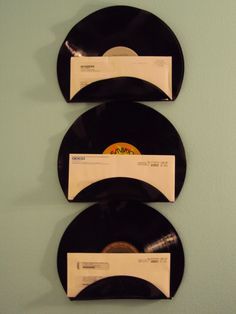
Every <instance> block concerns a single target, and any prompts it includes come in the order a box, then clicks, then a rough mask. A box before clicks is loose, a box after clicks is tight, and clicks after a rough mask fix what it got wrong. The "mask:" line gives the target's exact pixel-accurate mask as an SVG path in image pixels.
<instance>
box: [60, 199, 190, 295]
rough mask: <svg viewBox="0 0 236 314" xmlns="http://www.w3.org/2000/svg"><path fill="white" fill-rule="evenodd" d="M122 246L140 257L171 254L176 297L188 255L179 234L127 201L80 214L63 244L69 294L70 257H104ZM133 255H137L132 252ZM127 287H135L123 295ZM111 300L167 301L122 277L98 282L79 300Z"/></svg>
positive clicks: (156, 214) (151, 212)
mask: <svg viewBox="0 0 236 314" xmlns="http://www.w3.org/2000/svg"><path fill="white" fill-rule="evenodd" d="M119 242H121V243H127V244H129V245H130V246H131V247H135V248H136V249H137V252H140V253H142V252H146V253H147V252H149V253H150V252H151V253H157V252H158V253H170V254H171V274H170V275H171V277H170V296H171V297H173V296H174V295H175V293H176V291H177V289H178V287H179V285H180V283H181V280H182V276H183V272H184V252H183V247H182V244H181V240H180V238H179V236H178V234H177V232H176V230H175V229H174V227H173V226H172V225H171V223H170V222H169V221H168V220H167V219H166V218H165V217H164V216H162V215H161V214H160V213H159V212H157V211H156V210H154V209H153V208H151V207H149V206H147V205H144V204H141V203H139V202H126V201H122V202H114V201H108V202H106V203H100V204H99V203H98V204H95V205H93V206H91V207H89V208H88V209H86V210H84V211H83V212H82V213H80V214H79V215H78V216H77V217H76V218H75V219H74V220H73V221H72V222H71V223H70V225H69V226H68V227H67V229H66V230H65V232H64V234H63V236H62V238H61V241H60V244H59V248H58V258H57V265H58V273H59V277H60V280H61V283H62V285H63V287H64V289H65V291H67V253H73V252H75V253H78V252H80V253H82V252H84V253H88V252H90V253H92V252H93V253H102V252H103V251H104V248H106V247H108V246H109V245H112V244H113V245H114V243H119ZM118 251H119V250H117V252H118ZM121 252H122V246H121ZM130 252H131V253H133V252H132V249H131V251H130ZM108 254H109V253H108ZM134 254H135V253H134ZM98 259H99V258H98ZM126 284H127V285H128V287H132V285H133V287H132V289H131V290H130V291H129V289H128V288H127V290H124V291H123V293H122V290H120V288H119V287H124V286H125V285H126ZM130 285H131V286H130ZM115 287H116V288H117V291H116V293H115V290H116V289H115ZM113 288H114V289H113ZM128 291H129V292H128ZM127 293H128V294H127ZM110 297H113V298H116V297H118V298H120V297H126V298H132V297H135V298H139V297H140V298H163V295H162V294H161V293H160V292H157V291H155V289H153V287H151V286H150V285H149V283H147V282H146V283H145V282H141V281H137V280H134V279H133V278H127V277H126V278H125V277H119V276H118V277H114V278H113V277H111V278H108V280H106V279H104V280H102V282H100V281H98V282H97V283H95V284H93V285H91V286H90V287H88V288H86V289H85V290H84V291H83V293H82V295H78V296H77V299H80V298H82V299H83V298H85V299H92V298H110Z"/></svg>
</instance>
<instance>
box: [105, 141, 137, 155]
mask: <svg viewBox="0 0 236 314" xmlns="http://www.w3.org/2000/svg"><path fill="white" fill-rule="evenodd" d="M103 154H121V155H141V153H140V151H139V150H138V149H137V148H136V147H135V146H133V145H131V144H129V143H125V142H119V143H114V144H112V145H110V146H108V147H107V148H106V149H105V150H104V152H103Z"/></svg>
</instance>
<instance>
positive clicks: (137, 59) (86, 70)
mask: <svg viewBox="0 0 236 314" xmlns="http://www.w3.org/2000/svg"><path fill="white" fill-rule="evenodd" d="M115 77H134V78H139V79H141V80H144V81H147V82H149V83H151V84H153V85H155V86H156V87H158V88H160V89H161V90H162V91H163V92H164V93H165V94H166V95H168V97H170V99H172V57H170V56H165V57H159V56H158V57H157V56H151V57H148V56H102V57H84V56H81V57H71V62H70V99H72V98H73V97H74V96H75V95H76V94H77V93H78V92H79V91H80V90H81V89H82V88H83V87H85V86H87V85H89V84H91V83H93V82H96V81H99V80H105V79H110V78H115Z"/></svg>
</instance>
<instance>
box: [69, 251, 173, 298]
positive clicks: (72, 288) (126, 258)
mask: <svg viewBox="0 0 236 314" xmlns="http://www.w3.org/2000/svg"><path fill="white" fill-rule="evenodd" d="M170 259H171V256H170V253H67V296H68V297H72V298H73V297H76V296H77V295H78V294H79V293H80V292H81V291H82V290H83V289H85V288H86V287H87V286H89V285H90V284H93V283H95V282H96V281H98V280H100V279H104V278H107V277H112V276H133V277H136V278H140V279H143V280H146V281H148V282H149V283H151V284H153V285H154V286H155V287H157V288H158V289H159V290H160V291H161V292H162V293H163V294H164V295H165V296H166V297H167V298H169V297H170V262H171V261H170Z"/></svg>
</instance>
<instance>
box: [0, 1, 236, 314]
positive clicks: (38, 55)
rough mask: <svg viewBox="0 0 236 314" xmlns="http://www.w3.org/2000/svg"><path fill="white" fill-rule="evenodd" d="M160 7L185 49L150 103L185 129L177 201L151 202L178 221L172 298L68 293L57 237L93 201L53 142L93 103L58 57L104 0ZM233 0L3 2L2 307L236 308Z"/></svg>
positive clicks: (38, 313) (40, 311)
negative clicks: (71, 97) (168, 85)
mask: <svg viewBox="0 0 236 314" xmlns="http://www.w3.org/2000/svg"><path fill="white" fill-rule="evenodd" d="M115 4H129V5H131V6H137V7H140V8H143V9H146V10H148V11H151V12H153V13H154V14H156V15H158V16H159V17H160V18H162V19H163V20H164V21H165V22H166V23H167V24H168V25H169V26H170V27H171V28H172V29H173V30H174V32H175V33H176V35H177V37H178V39H179V41H180V43H181V45H182V48H183V51H184V56H185V66H186V70H185V77H184V82H183V87H182V89H181V91H180V94H179V96H178V98H177V99H176V101H175V102H173V103H163V102H162V103H149V105H150V106H152V107H153V108H155V109H156V110H158V111H160V112H161V113H162V114H164V115H165V116H166V117H167V118H168V119H170V120H171V122H172V123H173V124H174V125H175V127H176V128H177V130H178V131H179V133H180V135H181V137H182V140H183V143H184V145H185V148H186V153H187V161H188V171H187V177H186V181H185V185H184V188H183V190H182V193H181V194H180V196H179V198H178V200H177V201H176V203H174V204H165V203H161V204H152V206H153V207H154V208H156V209H158V210H159V211H160V212H161V213H162V214H164V215H165V216H166V217H167V218H168V219H169V220H170V221H171V222H172V224H173V225H174V227H175V228H176V229H177V230H178V232H179V234H180V236H181V238H182V241H183V245H184V249H185V255H186V268H185V274H184V278H183V281H182V284H181V286H180V288H179V290H178V292H177V294H176V296H175V298H174V299H173V300H171V301H136V300H126V301H124V300H123V301H122V300H120V301H119V300H116V301H112V300H107V301H89V302H74V303H73V302H70V301H69V300H67V298H66V296H65V294H64V291H63V290H62V287H61V284H60V282H59V279H58V276H57V270H56V253H57V247H58V244H59V240H60V237H61V236H62V233H63V232H64V230H65V228H66V226H67V225H68V224H69V222H70V221H71V220H72V219H73V218H74V217H75V216H76V215H77V213H79V212H80V211H81V210H83V209H85V208H86V207H87V205H88V204H69V203H68V202H67V201H66V200H65V198H64V195H63V194H62V191H61V188H60V186H59V183H58V179H57V170H56V162H57V152H58V149H59V145H60V141H61V140H62V137H63V135H64V134H65V132H66V130H67V129H68V127H69V126H70V125H71V124H72V122H73V121H74V120H75V119H76V118H77V117H78V116H79V115H80V114H81V113H82V112H85V111H86V110H87V109H88V108H91V106H92V105H91V104H74V105H73V104H71V105H69V104H67V103H66V102H65V101H64V99H63V97H62V95H61V92H60V90H59V87H58V84H57V77H56V59H57V53H58V50H59V47H60V45H61V43H62V41H63V40H64V38H65V36H66V34H67V33H68V31H69V30H70V28H71V27H72V26H73V25H74V24H75V23H76V22H77V21H79V20H80V19H81V18H83V17H84V16H86V15H87V14H89V13H91V12H93V11H95V10H97V9H100V8H103V7H105V6H109V5H115ZM235 29H236V2H235V1H233V0H226V1H225V2H223V1H218V0H215V1H213V0H205V1H193V0H192V1H191V0H178V1H176V0H172V1H171V0H165V1H164V0H159V1H158V0H156V1H154V0H153V1H151V0H150V1H141V0H140V1H138V0H137V1H135V0H133V1H119V2H117V1H112V0H110V1H107V0H103V1H102V0H99V1H91V0H80V1H78V0H76V1H75V0H69V1H62V0H47V1H46V0H41V1H35V0H33V1H30V0H21V1H17V0H0V39H1V43H0V91H1V92H0V110H1V114H0V145H1V146H0V147H1V154H0V164H1V175H0V185H1V188H0V191H1V192H0V193H1V197H0V201H1V208H0V215H1V217H0V245H1V257H0V278H1V279H0V280H1V293H0V313H1V314H64V313H69V314H73V313H81V314H107V313H112V314H118V313H130V314H132V313H135V314H141V313H147V314H149V313H161V314H169V313H176V314H195V313H196V314H221V313H224V314H233V313H235V311H236V297H235V289H236V271H235V266H236V245H235V240H236V209H235V204H236V191H235V186H236V184H235V182H236V171H235V160H236V147H235V145H236V138H235V135H236V125H235V116H236V105H235V98H236V88H235V83H236V62H235V55H236V34H235Z"/></svg>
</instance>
